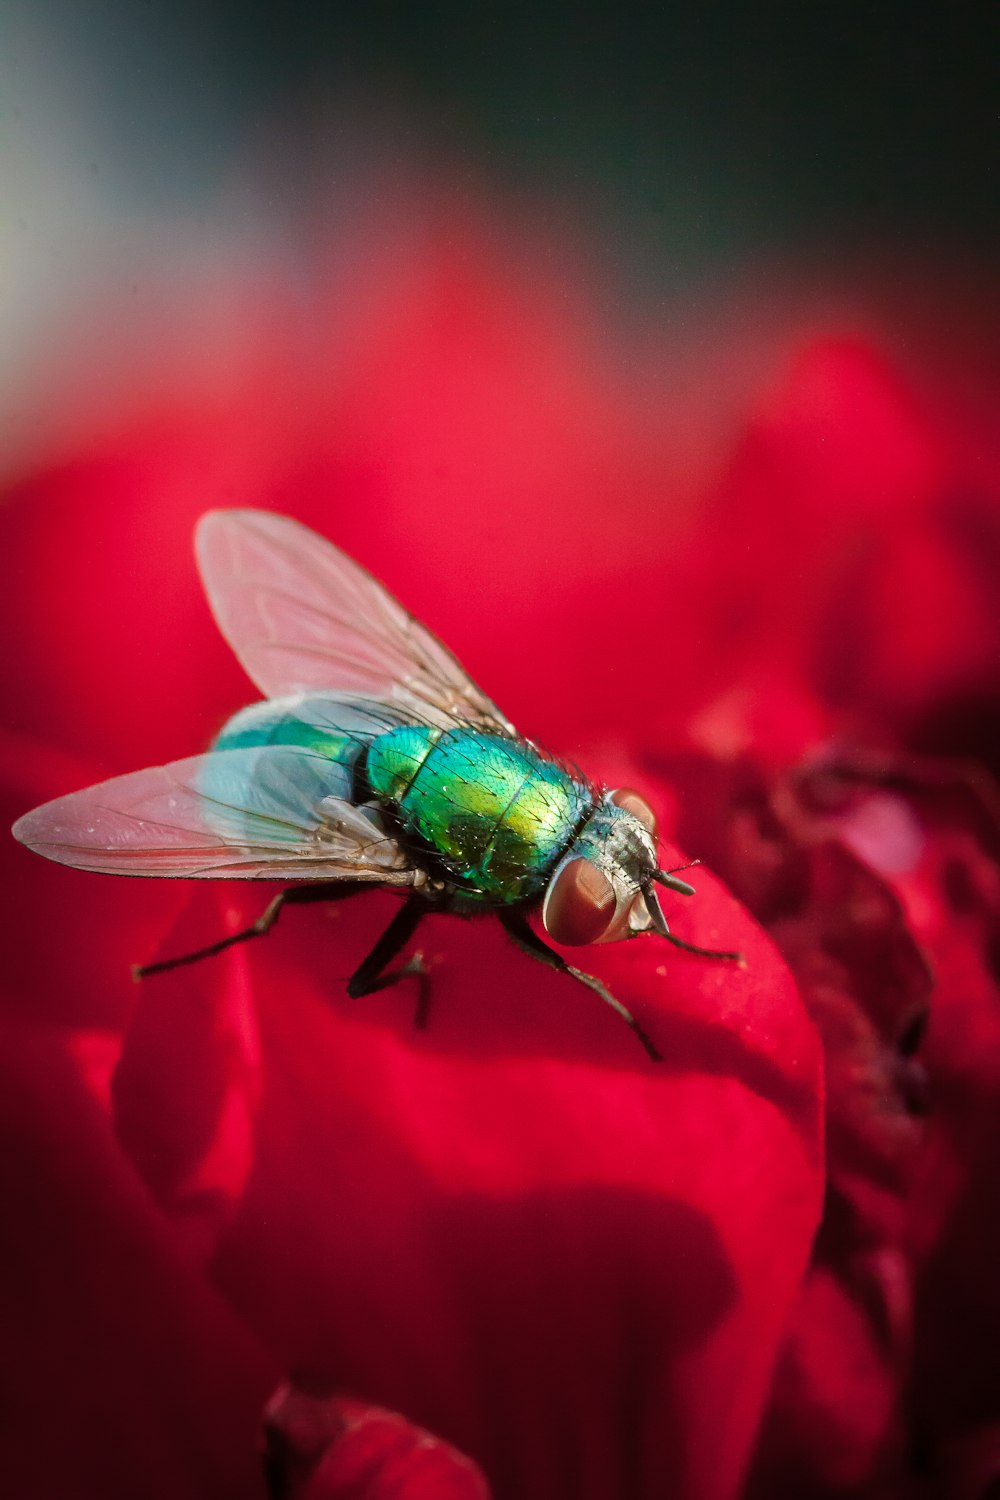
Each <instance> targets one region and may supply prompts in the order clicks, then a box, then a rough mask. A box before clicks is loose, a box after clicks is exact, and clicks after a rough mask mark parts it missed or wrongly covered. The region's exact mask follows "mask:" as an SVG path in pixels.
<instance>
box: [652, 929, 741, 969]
mask: <svg viewBox="0 0 1000 1500" xmlns="http://www.w3.org/2000/svg"><path fill="white" fill-rule="evenodd" d="M660 936H661V937H665V938H666V940H667V942H668V943H673V945H674V947H675V948H680V949H682V950H683V951H684V952H685V953H696V954H697V955H698V957H699V958H725V959H728V960H729V961H730V962H731V963H734V964H738V965H739V967H740V968H741V969H745V968H746V966H747V961H746V959H745V958H744V957H743V954H742V953H733V952H729V951H728V950H724V949H722V948H698V947H696V946H695V944H694V943H686V942H685V941H684V939H683V938H679V937H674V934H673V933H672V932H664V933H661V934H660Z"/></svg>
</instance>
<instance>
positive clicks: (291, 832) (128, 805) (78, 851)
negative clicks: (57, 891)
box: [13, 746, 415, 885]
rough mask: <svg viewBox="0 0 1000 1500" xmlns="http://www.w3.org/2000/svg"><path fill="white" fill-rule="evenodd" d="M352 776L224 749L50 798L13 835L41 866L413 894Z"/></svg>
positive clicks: (324, 763) (263, 752)
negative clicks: (358, 885) (343, 885)
mask: <svg viewBox="0 0 1000 1500" xmlns="http://www.w3.org/2000/svg"><path fill="white" fill-rule="evenodd" d="M350 782H351V772H350V769H349V768H348V767H346V766H342V765H337V764H336V763H334V762H332V761H330V760H328V759H327V758H326V757H325V756H322V755H314V754H311V753H310V752H308V751H306V750H301V749H297V748H289V747H285V746H281V747H267V748H263V749H260V748H257V749H250V750H223V751H218V752H215V753H211V754H208V755H195V756H192V757H191V758H190V759H188V760H178V761H174V762H173V763H172V764H171V765H167V766H153V767H150V768H149V769H148V770H145V771H134V772H132V773H131V775H128V776H118V777H116V778H115V779H114V780H112V781H104V782H101V783H100V784H99V785H98V786H91V787H87V788H85V790H83V791H81V792H73V793H71V794H70V795H69V796H68V797H57V798H56V800H55V801H54V802H46V803H45V805H44V806H42V807H37V808H35V810H34V811H33V812H30V813H27V814H26V815H25V816H24V817H23V818H21V819H20V820H19V821H18V822H17V823H15V825H14V830H13V831H14V835H15V837H16V838H18V839H20V841H21V843H22V844H26V845H27V846H28V848H29V849H34V850H35V851H36V852H37V853H39V854H44V855H45V856H46V857H47V858H48V859H54V860H56V861H57V862H58V863H59V864H64V865H74V866H75V867H76V868H77V869H81V870H97V871H102V872H104V873H108V874H115V875H160V876H164V875H166V876H182V877H185V878H187V879H191V878H206V879H212V878H225V879H233V878H244V879H261V880H352V881H354V880H362V881H372V882H374V883H377V884H381V885H412V884H413V882H414V876H415V872H414V871H413V869H412V868H411V867H410V862H409V859H408V857H407V855H406V853H405V851H404V850H403V849H402V848H401V847H400V845H399V844H398V843H397V841H396V840H395V839H394V838H392V837H390V836H389V835H387V834H386V833H385V831H384V829H383V828H382V827H381V826H380V824H379V821H378V814H377V812H375V811H373V810H371V809H368V810H366V809H364V808H358V807H354V806H352V805H351V803H350V802H349V801H348V800H347V799H348V797H349V794H350Z"/></svg>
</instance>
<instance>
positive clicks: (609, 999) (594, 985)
mask: <svg viewBox="0 0 1000 1500" xmlns="http://www.w3.org/2000/svg"><path fill="white" fill-rule="evenodd" d="M500 920H501V922H502V923H503V925H504V927H505V929H506V930H507V932H509V933H510V936H511V937H512V938H513V939H514V942H515V943H516V944H517V946H518V947H519V948H520V949H521V950H522V951H523V952H524V953H530V955H531V957H532V958H537V959H538V960H539V961H540V962H541V963H543V964H547V965H548V967H549V968H550V969H555V970H556V972H557V973H559V974H569V975H570V977H571V978H573V979H578V980H579V981H580V983H581V984H585V985H586V986H587V988H588V990H593V991H594V994H595V995H600V997H601V999H602V1000H603V1001H604V1003H605V1005H610V1006H611V1009H612V1010H613V1011H616V1012H617V1013H618V1015H620V1016H621V1018H622V1020H623V1021H625V1022H626V1024H627V1025H628V1026H630V1027H631V1028H632V1030H633V1031H634V1032H635V1035H636V1036H637V1037H638V1039H639V1041H640V1042H641V1043H642V1046H643V1047H644V1048H645V1050H646V1054H647V1056H648V1057H651V1058H652V1059H653V1061H654V1062H662V1061H663V1058H662V1057H661V1055H660V1053H659V1052H657V1050H656V1048H655V1047H654V1046H653V1043H652V1042H651V1041H650V1039H649V1037H648V1036H647V1035H646V1033H645V1032H644V1031H643V1029H642V1027H641V1026H640V1025H639V1023H638V1021H637V1020H636V1019H635V1016H633V1014H632V1012H631V1011H630V1010H627V1009H626V1007H625V1006H624V1005H623V1004H622V1003H621V1001H620V1000H616V999H615V997H614V995H612V993H611V991H610V990H609V989H606V988H605V986H604V985H603V984H602V983H601V981H600V980H599V979H597V978H595V976H594V975H593V974H585V973H584V972H583V970H582V969H576V968H574V967H573V965H572V964H568V963H567V962H566V960H565V959H564V958H562V957H561V956H560V955H559V954H558V953H556V952H555V950H554V949H552V948H550V947H549V945H548V944H547V943H544V942H543V941H542V939H541V938H540V937H539V936H538V934H537V933H536V932H535V930H534V928H532V927H531V926H530V925H529V923H528V919H527V917H526V916H525V915H524V913H523V912H520V911H508V912H502V913H501V914H500Z"/></svg>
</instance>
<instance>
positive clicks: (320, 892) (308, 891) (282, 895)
mask: <svg viewBox="0 0 1000 1500" xmlns="http://www.w3.org/2000/svg"><path fill="white" fill-rule="evenodd" d="M362 889H363V887H362V886H359V885H355V884H345V885H341V886H336V885H333V884H330V885H303V886H292V887H290V888H289V889H288V890H287V891H279V892H278V894H277V895H276V896H275V898H274V900H273V901H269V902H268V904H267V906H266V907H265V908H264V910H263V911H262V912H261V914H260V916H259V917H258V918H257V920H256V922H251V923H250V926H249V927H244V928H242V929H241V931H239V932H233V933H231V934H230V935H229V937H224V938H219V940H218V942H216V943H209V944H208V945H207V947H205V948H196V949H195V951H194V952H193V953H182V954H181V955H180V956H179V957H178V958H161V959H160V960H159V962H158V963H155V964H133V966H132V977H133V979H148V978H149V976H150V975H151V974H163V973H165V972H166V970H167V969H180V968H182V967H183V966H184V965H185V964H196V963H200V961H201V960H202V959H203V958H214V957H215V955H216V954H217V953H223V952H225V950H226V949H227V948H231V947H232V946H233V944H234V943H245V942H247V941H248V940H249V939H250V938H255V937H264V936H265V934H266V933H268V932H270V931H271V928H272V927H273V926H274V924H275V922H277V920H278V918H279V917H280V915H281V910H282V907H284V906H287V905H291V904H303V903H305V902H307V901H339V900H342V899H343V898H344V897H345V896H354V895H356V894H357V893H358V891H359V890H362Z"/></svg>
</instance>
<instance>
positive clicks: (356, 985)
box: [347, 896, 431, 1030]
mask: <svg viewBox="0 0 1000 1500" xmlns="http://www.w3.org/2000/svg"><path fill="white" fill-rule="evenodd" d="M426 911H427V902H426V900H425V899H424V897H423V896H411V897H410V898H409V900H408V901H407V902H406V904H405V905H404V906H401V907H400V909H399V911H398V912H397V913H396V915H395V916H394V917H393V919H392V921H391V922H390V923H389V925H388V927H387V928H386V929H385V931H384V932H383V934H382V936H381V937H380V938H379V940H378V942H377V943H376V944H375V946H374V948H373V949H372V951H371V952H370V953H369V955H368V957H367V958H366V959H364V960H363V962H362V963H360V964H359V965H358V967H357V968H356V969H355V971H354V973H353V974H352V975H351V977H350V979H349V980H348V981H347V993H348V994H349V995H350V997H351V999H352V1000H360V999H361V997H362V996H363V995H374V994H375V993H376V992H377V991H378V990H384V989H388V987H389V986H390V985H391V984H398V983H399V981H400V980H401V979H408V978H410V977H411V976H412V977H413V978H415V979H416V981H417V1010H416V1015H415V1017H414V1020H415V1022H416V1024H417V1026H418V1027H420V1029H421V1030H423V1028H424V1027H425V1026H426V1025H427V1015H428V1011H429V1010H430V1001H431V984H430V976H429V974H428V972H427V967H426V965H425V963H424V960H423V955H422V954H420V953H415V954H414V955H413V957H412V958H411V959H408V960H407V962H406V963H404V964H400V965H399V966H398V968H395V969H389V968H388V965H389V964H391V963H392V961H393V959H394V958H395V957H396V955H397V954H398V953H399V951H400V949H401V948H403V947H404V945H405V944H406V943H407V942H409V940H410V938H411V937H412V936H413V934H414V932H416V930H417V928H418V926H419V925H420V920H421V918H422V917H423V916H424V915H425V913H426Z"/></svg>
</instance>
